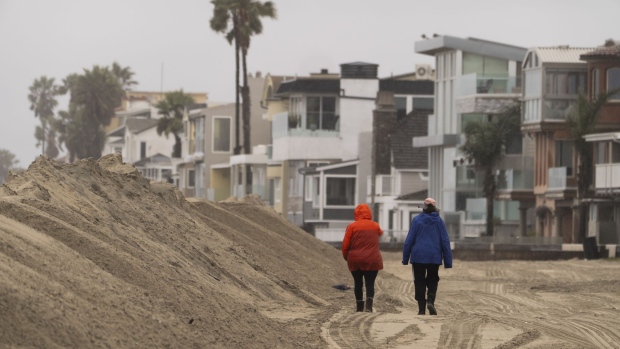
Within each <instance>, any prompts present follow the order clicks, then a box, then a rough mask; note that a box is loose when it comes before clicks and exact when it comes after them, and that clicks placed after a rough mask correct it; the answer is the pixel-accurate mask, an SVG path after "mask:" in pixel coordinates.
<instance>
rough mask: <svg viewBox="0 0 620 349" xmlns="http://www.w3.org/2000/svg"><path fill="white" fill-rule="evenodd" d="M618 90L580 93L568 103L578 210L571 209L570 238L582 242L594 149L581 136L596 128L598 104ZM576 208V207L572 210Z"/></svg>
mask: <svg viewBox="0 0 620 349" xmlns="http://www.w3.org/2000/svg"><path fill="white" fill-rule="evenodd" d="M618 92H620V89H614V90H611V91H608V92H606V93H602V94H600V95H599V96H596V97H595V98H594V99H593V100H592V101H589V100H588V98H587V97H586V96H584V95H582V94H580V95H579V97H578V99H577V101H576V102H575V103H574V104H573V105H572V106H571V108H570V109H569V110H568V113H567V121H568V127H569V132H570V135H571V138H572V139H573V144H574V147H575V151H576V153H577V196H576V198H575V203H576V205H575V206H576V208H577V212H576V214H575V213H573V233H572V240H573V242H574V243H575V242H581V241H583V238H585V232H586V225H587V220H588V205H589V203H588V202H587V201H585V200H584V199H586V198H587V197H588V196H589V194H590V193H589V188H590V185H591V184H592V178H593V170H594V151H593V145H592V143H591V142H586V140H585V138H584V136H585V135H587V134H590V133H593V132H594V130H595V126H596V123H597V121H598V117H599V115H600V112H601V108H602V107H603V105H604V104H605V103H607V100H608V99H609V97H611V96H613V95H614V94H616V93H618ZM573 212H575V211H573Z"/></svg>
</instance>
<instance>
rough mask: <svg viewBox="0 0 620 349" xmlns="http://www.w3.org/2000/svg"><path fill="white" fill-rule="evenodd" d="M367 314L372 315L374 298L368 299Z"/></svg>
mask: <svg viewBox="0 0 620 349" xmlns="http://www.w3.org/2000/svg"><path fill="white" fill-rule="evenodd" d="M366 312H367V313H372V297H368V298H366Z"/></svg>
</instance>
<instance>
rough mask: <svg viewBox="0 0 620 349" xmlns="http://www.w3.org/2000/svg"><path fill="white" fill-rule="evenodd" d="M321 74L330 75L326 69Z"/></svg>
mask: <svg viewBox="0 0 620 349" xmlns="http://www.w3.org/2000/svg"><path fill="white" fill-rule="evenodd" d="M321 74H329V71H328V70H327V69H325V68H323V69H321Z"/></svg>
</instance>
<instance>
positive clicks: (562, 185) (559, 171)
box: [547, 167, 567, 190]
mask: <svg viewBox="0 0 620 349" xmlns="http://www.w3.org/2000/svg"><path fill="white" fill-rule="evenodd" d="M566 174H567V168H566V167H551V168H550V169H549V184H548V185H547V188H548V189H551V190H564V189H566Z"/></svg>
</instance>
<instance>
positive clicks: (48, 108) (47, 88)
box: [28, 76, 59, 158]
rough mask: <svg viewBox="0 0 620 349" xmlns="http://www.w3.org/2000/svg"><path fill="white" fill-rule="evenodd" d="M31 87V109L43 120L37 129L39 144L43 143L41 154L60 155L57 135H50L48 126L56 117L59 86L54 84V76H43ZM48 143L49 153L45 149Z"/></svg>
mask: <svg viewBox="0 0 620 349" xmlns="http://www.w3.org/2000/svg"><path fill="white" fill-rule="evenodd" d="M29 89H30V94H28V100H29V101H30V110H32V111H34V116H35V117H38V118H39V121H40V122H41V125H40V126H37V128H36V129H35V138H36V140H37V146H39V145H41V154H43V155H47V156H49V157H52V158H54V157H56V155H58V154H57V151H58V149H57V148H56V145H55V137H53V136H52V137H50V135H51V134H50V133H49V132H48V126H49V124H50V123H51V122H52V119H53V118H54V108H56V106H57V105H58V101H57V100H56V96H57V95H58V94H59V87H58V86H57V85H55V84H54V78H48V77H46V76H42V77H40V78H39V79H35V80H34V82H33V83H32V86H30V88H29ZM46 143H47V144H48V147H47V149H48V150H49V153H48V152H46V150H45V146H46ZM54 149H55V150H56V154H55V155H54Z"/></svg>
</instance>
